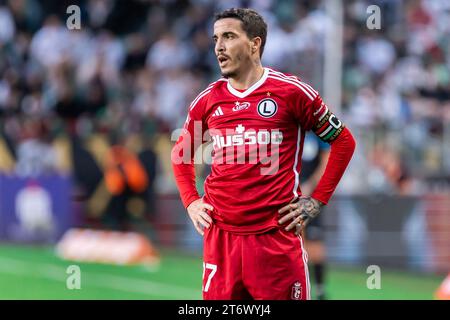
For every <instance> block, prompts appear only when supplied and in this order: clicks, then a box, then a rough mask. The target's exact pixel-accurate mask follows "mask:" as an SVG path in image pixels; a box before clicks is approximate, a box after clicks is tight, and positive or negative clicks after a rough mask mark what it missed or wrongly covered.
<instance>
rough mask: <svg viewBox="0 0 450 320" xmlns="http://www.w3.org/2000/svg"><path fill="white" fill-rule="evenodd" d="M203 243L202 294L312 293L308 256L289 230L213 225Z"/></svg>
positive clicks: (280, 296)
mask: <svg viewBox="0 0 450 320" xmlns="http://www.w3.org/2000/svg"><path fill="white" fill-rule="evenodd" d="M203 244H204V251H203V299H205V300H235V299H236V300H237V299H243V300H251V299H255V300H309V299H310V286H309V275H308V266H307V261H308V260H307V259H308V256H307V253H306V251H305V250H304V249H303V241H302V239H301V237H300V236H296V235H295V234H294V233H293V232H287V231H285V230H284V229H274V230H272V231H269V232H267V233H262V234H250V235H240V234H236V233H231V232H228V231H224V230H222V229H220V228H218V227H217V226H214V225H212V226H211V227H210V228H209V229H205V234H204V239H203Z"/></svg>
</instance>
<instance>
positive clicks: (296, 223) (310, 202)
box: [278, 197, 323, 234]
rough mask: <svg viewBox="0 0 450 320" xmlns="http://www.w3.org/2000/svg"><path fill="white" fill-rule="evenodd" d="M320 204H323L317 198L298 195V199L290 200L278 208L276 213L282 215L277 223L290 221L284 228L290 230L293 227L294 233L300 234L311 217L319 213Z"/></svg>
mask: <svg viewBox="0 0 450 320" xmlns="http://www.w3.org/2000/svg"><path fill="white" fill-rule="evenodd" d="M295 200H296V199H294V201H295ZM322 206H323V204H322V203H321V202H320V201H319V200H316V199H314V198H311V197H300V199H298V201H295V202H291V203H289V204H288V205H286V206H284V207H283V208H281V209H280V210H278V213H279V214H280V215H283V216H282V217H281V218H280V219H279V220H278V223H279V224H285V223H287V222H290V223H289V225H288V226H287V227H286V228H285V230H286V231H290V230H292V229H294V228H295V234H300V232H301V231H302V229H303V228H305V227H306V226H307V225H308V223H309V222H310V221H311V219H314V218H315V217H316V216H317V215H318V214H319V213H320V209H321V208H322Z"/></svg>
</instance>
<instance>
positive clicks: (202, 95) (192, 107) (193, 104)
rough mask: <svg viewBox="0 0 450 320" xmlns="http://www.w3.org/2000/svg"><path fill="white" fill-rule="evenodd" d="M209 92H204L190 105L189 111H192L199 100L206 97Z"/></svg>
mask: <svg viewBox="0 0 450 320" xmlns="http://www.w3.org/2000/svg"><path fill="white" fill-rule="evenodd" d="M210 92H211V90H208V91H206V92H204V93H203V94H200V95H199V96H198V97H197V98H196V99H195V100H194V101H193V102H192V104H191V107H190V108H189V111H191V110H192V109H194V108H195V106H196V105H197V103H198V102H199V101H200V99H201V98H203V97H204V96H206V95H208V94H209V93H210Z"/></svg>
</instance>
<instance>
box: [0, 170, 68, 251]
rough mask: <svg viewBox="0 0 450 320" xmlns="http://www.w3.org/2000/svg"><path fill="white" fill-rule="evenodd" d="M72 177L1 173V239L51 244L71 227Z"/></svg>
mask: <svg viewBox="0 0 450 320" xmlns="http://www.w3.org/2000/svg"><path fill="white" fill-rule="evenodd" d="M71 188H72V183H71V178H70V177H69V176H61V175H50V176H42V177H37V178H25V177H18V176H14V175H0V240H3V241H11V242H23V243H30V242H31V243H53V242H56V241H57V240H58V239H59V238H60V237H61V236H62V234H63V233H64V232H65V231H66V230H67V229H69V228H70V227H72V226H73V225H74V223H75V221H74V218H75V217H74V210H73V209H72V203H71V199H70V194H71Z"/></svg>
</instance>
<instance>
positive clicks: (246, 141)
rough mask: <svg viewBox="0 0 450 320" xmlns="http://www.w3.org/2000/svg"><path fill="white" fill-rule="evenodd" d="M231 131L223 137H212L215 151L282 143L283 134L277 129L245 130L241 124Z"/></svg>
mask: <svg viewBox="0 0 450 320" xmlns="http://www.w3.org/2000/svg"><path fill="white" fill-rule="evenodd" d="M227 131H228V130H227ZM231 131H232V133H231V134H228V132H226V134H225V135H219V134H215V135H213V136H212V139H213V147H214V149H215V150H216V149H221V148H225V147H231V146H242V145H269V144H276V145H279V144H281V142H282V141H283V133H282V132H281V131H280V130H278V129H276V130H270V131H269V130H267V129H260V130H254V129H249V130H246V128H245V127H244V126H243V125H242V124H239V125H238V126H236V128H235V129H234V130H231Z"/></svg>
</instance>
